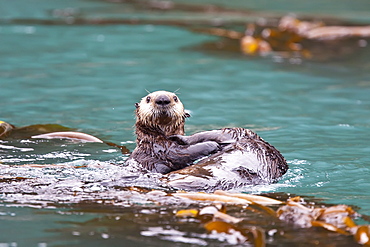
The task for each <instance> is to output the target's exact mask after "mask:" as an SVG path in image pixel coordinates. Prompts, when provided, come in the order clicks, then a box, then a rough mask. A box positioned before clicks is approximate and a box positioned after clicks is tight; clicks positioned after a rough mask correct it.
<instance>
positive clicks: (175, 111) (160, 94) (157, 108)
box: [135, 91, 190, 137]
mask: <svg viewBox="0 0 370 247" xmlns="http://www.w3.org/2000/svg"><path fill="white" fill-rule="evenodd" d="M135 106H136V134H137V135H138V137H139V135H142V134H147V135H148V134H149V135H164V136H169V135H176V134H177V135H183V134H184V125H185V118H186V117H189V116H190V115H189V114H188V113H186V112H185V109H184V106H183V104H182V103H181V101H180V99H179V98H178V97H177V96H176V94H174V93H171V92H167V91H156V92H153V93H150V94H148V95H147V96H145V97H144V98H142V99H141V101H140V102H139V103H136V104H135Z"/></svg>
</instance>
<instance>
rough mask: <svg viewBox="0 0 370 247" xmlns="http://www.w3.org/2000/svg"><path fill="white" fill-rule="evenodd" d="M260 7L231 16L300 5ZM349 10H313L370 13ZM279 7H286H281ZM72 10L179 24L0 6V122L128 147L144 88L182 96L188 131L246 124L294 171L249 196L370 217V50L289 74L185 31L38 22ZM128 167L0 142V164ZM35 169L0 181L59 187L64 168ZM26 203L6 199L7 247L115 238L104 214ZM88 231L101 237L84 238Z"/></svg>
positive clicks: (43, 5) (1, 216)
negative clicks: (278, 196)
mask: <svg viewBox="0 0 370 247" xmlns="http://www.w3.org/2000/svg"><path fill="white" fill-rule="evenodd" d="M262 3H263V2H262ZM262 3H261V5H259V6H254V4H252V3H249V4H250V5H248V3H247V2H246V3H242V2H235V3H232V4H230V5H229V7H230V8H232V7H233V8H235V7H240V6H245V8H248V7H251V8H253V9H255V10H260V11H264V12H268V11H271V12H273V13H274V15H275V14H276V11H277V10H278V12H277V13H280V12H284V10H285V9H286V10H287V12H288V11H289V12H290V11H300V12H304V11H305V6H299V7H300V8H299V9H294V8H293V7H291V5H289V4H288V3H289V1H283V2H281V4H282V5H281V8H280V9H277V8H275V9H274V8H271V9H269V8H268V7H267V6H266V5H264V4H262ZM346 3H347V2H346V1H342V3H341V4H340V5H339V6H337V8H338V9H339V10H338V12H337V13H333V12H330V11H327V12H326V13H325V8H324V9H321V11H317V13H319V14H320V15H324V14H328V15H330V16H335V15H336V14H337V17H338V18H343V19H346V20H353V21H361V22H364V21H365V22H366V21H367V19H366V15H365V14H364V11H363V9H362V8H361V6H363V7H364V8H366V7H368V2H366V1H362V2H361V3H358V5H357V4H356V5H353V6H352V8H351V9H348V11H346V10H345V8H346V7H347V6H348V3H347V4H346ZM284 4H286V5H287V6H288V5H289V6H290V7H289V8H288V7H287V8H285V9H284V7H283V6H284ZM235 5H237V6H235ZM69 7H73V8H72V9H70V11H78V12H77V15H79V16H82V17H84V18H90V17H94V18H98V17H99V18H104V17H114V18H117V17H119V16H121V15H122V16H125V18H126V17H127V16H128V17H130V16H131V17H132V18H139V19H140V18H146V17H148V16H150V18H153V19H160V18H174V17H176V14H171V13H165V14H164V17H163V16H162V15H161V13H157V12H148V13H146V12H143V11H136V10H135V9H130V7H127V6H125V5H119V4H112V3H108V2H103V1H82V0H81V1H21V0H17V1H12V2H9V1H0V13H1V18H0V19H1V20H2V21H1V24H0V99H1V100H0V120H3V121H6V122H10V123H12V124H14V125H16V126H26V125H31V124H47V123H56V124H60V125H63V126H67V127H71V128H75V129H77V130H78V131H82V132H85V133H89V134H93V135H95V136H97V137H99V138H101V139H103V140H106V141H110V142H114V143H117V144H123V145H126V146H127V147H128V148H129V149H130V150H132V149H133V148H134V147H135V145H134V141H135V136H134V133H133V125H134V121H135V119H134V113H133V112H134V103H135V102H137V101H139V100H140V99H141V97H144V96H145V95H146V94H147V91H155V90H167V91H177V93H178V95H179V97H180V98H181V100H182V102H183V103H184V105H185V108H186V109H188V110H189V111H190V113H191V115H192V117H191V118H190V119H189V120H187V126H186V133H187V134H192V133H195V132H198V131H203V130H210V129H218V128H222V127H245V128H250V129H252V130H255V131H256V132H257V133H258V134H259V135H260V136H261V137H263V138H264V139H265V140H267V141H268V142H269V143H271V144H273V145H274V146H275V147H276V148H278V149H279V150H280V151H281V153H282V154H283V155H284V157H285V158H286V159H287V161H288V164H289V165H290V170H289V171H288V173H287V174H286V175H285V176H284V177H283V178H282V179H281V180H280V181H279V182H278V183H277V184H273V185H270V186H256V187H248V188H245V189H244V191H246V192H254V193H260V192H283V193H292V194H298V195H303V196H308V197H309V196H313V197H315V198H318V199H322V200H324V201H325V202H327V203H335V204H342V203H343V204H349V205H354V206H355V207H356V208H357V209H358V210H357V211H358V212H359V213H361V214H367V215H370V206H369V202H370V193H369V191H370V180H369V175H370V156H369V153H370V146H369V144H370V141H369V140H370V139H369V136H370V97H369V95H370V73H369V71H370V70H369V68H370V59H369V58H370V56H369V55H370V52H369V49H368V47H364V48H363V49H362V50H361V52H358V53H356V54H353V55H352V56H348V57H346V58H345V59H340V58H336V59H331V60H328V61H325V62H315V61H303V62H301V63H299V64H294V63H292V62H291V61H289V60H288V61H280V60H277V59H274V58H272V57H247V56H244V55H241V54H238V53H231V52H224V53H223V52H220V51H217V52H211V51H205V50H202V49H200V48H199V47H200V45H201V44H203V43H205V42H211V41H215V40H217V39H218V38H217V37H214V36H211V35H207V34H201V33H195V32H192V31H191V30H189V29H187V28H184V27H181V26H174V25H158V24H155V25H154V24H150V23H145V24H138V25H131V24H130V25H128V24H112V25H109V24H106V25H92V24H91V25H88V24H87V25H85V24H84V25H78V24H76V25H68V24H55V23H54V24H51V25H48V24H45V23H44V22H40V23H37V22H35V20H55V19H58V18H60V16H58V12H55V10H60V9H62V10H66V8H69ZM317 9H319V8H318V7H317ZM317 9H316V8H314V7H312V9H309V10H307V13H309V14H311V15H312V14H314V13H316V10H317ZM328 9H330V8H328ZM145 16H146V17H145ZM131 17H130V18H131ZM185 17H186V15H185V14H184V13H181V16H180V17H178V18H180V19H181V20H183V19H186V18H185ZM204 18H206V17H204ZM27 20H28V21H27ZM125 158H126V156H125V155H122V154H121V153H120V152H119V150H117V149H114V148H111V147H107V146H105V145H103V144H69V145H68V144H67V145H65V143H62V142H41V141H29V142H25V141H24V140H23V141H22V140H13V141H1V142H0V159H1V163H2V164H4V165H11V166H13V165H14V166H16V165H21V164H70V163H71V162H72V163H73V162H75V163H76V164H79V163H84V162H85V163H86V162H87V163H89V162H92V163H93V162H99V161H101V162H107V163H109V164H110V163H122V162H123V161H124V159H125ZM36 170H37V169H31V168H30V169H28V170H27V169H23V170H19V174H17V169H16V168H14V169H13V170H5V169H3V172H2V175H9V174H12V175H14V176H24V177H27V176H28V177H33V178H44V177H45V178H46V179H51V178H53V179H54V178H55V176H59V175H60V172H62V173H63V172H64V171H61V170H51V171H50V172H49V173H48V172H44V173H40V172H39V171H36ZM69 172H70V171H68V172H64V173H63V178H71V177H74V176H76V177H77V178H76V179H77V182H79V179H81V181H85V180H84V179H85V178H83V176H84V175H83V174H81V175H79V176H80V177H78V176H77V175H75V174H73V172H71V173H69ZM99 173H100V170H99V169H96V170H94V169H92V170H89V174H90V175H91V176H93V177H94V176H98V174H99ZM99 175H101V174H99ZM101 176H104V175H101ZM107 178H109V174H108V175H106V177H104V179H107ZM28 189H29V188H28ZM25 190H26V189H25ZM25 194H27V197H25V198H26V199H24V201H23V203H22V199H21V198H22V197H21V196H20V197H14V198H16V199H15V200H14V201H13V202H9V201H12V200H11V196H10V197H9V196H5V194H3V196H1V195H0V200H1V201H0V221H1V222H2V224H1V225H0V243H1V246H81V245H86V246H95V245H96V246H97V245H101V244H102V243H103V244H104V242H101V241H103V240H104V241H105V240H106V241H109V239H107V238H108V237H109V236H114V233H112V232H111V233H110V235H104V234H105V232H106V231H105V229H106V228H109V226H107V224H108V225H109V224H112V225H114V220H111V219H110V218H109V217H113V216H112V215H114V213H117V212H116V211H115V212H114V213H113V212H110V211H109V209H106V208H103V209H96V208H94V210H93V209H91V212H89V209H88V210H86V211H83V212H82V211H78V210H72V211H69V210H70V209H71V208H75V206H73V203H72V204H68V205H66V206H63V207H59V206H58V207H50V206H48V207H39V206H35V204H37V201H38V200H40V199H39V198H32V196H29V195H32V191H28V190H26V192H25ZM18 196H19V195H18ZM49 199H50V198H49ZM32 205H33V206H32ZM76 207H77V206H76ZM99 210H100V211H99ZM135 210H136V211H140V210H139V209H132V211H134V212H136V211H135ZM154 210H159V209H154ZM159 211H160V210H159ZM119 213H122V217H125V215H128V216H126V217H131V213H132V212H131V211H129V210H128V209H127V208H125V209H124V210H122V211H120V212H119ZM107 217H108V218H107ZM117 217H118V216H117ZM117 221H118V220H117ZM36 222H37V223H36ZM91 222H95V223H91ZM96 222H105V223H104V224H103V223H102V224H101V225H99V224H98V223H96ZM112 222H113V223H112ZM90 223H91V224H92V225H93V226H96V228H93V227H91V228H89V227H90V225H89V224H90ZM95 224H96V225H95ZM139 225H140V224H138V225H134V226H131V227H132V229H131V228H130V230H127V231H125V234H127V236H134V237H132V238H130V237H127V238H124V236H122V235H121V236H120V238H117V237H116V239H119V240H120V241H123V242H120V243H124V241H127V243H128V244H135V243H137V242H135V239H136V238H138V239H141V238H144V239H145V237H143V235H140V234H139V233H140V231H142V229H140V227H139ZM76 229H77V230H76ZM84 231H85V232H84ZM92 233H94V234H92ZM83 234H85V235H83ZM89 234H90V235H89ZM81 236H84V237H81ZM107 236H108V237H107ZM112 239H114V238H111V240H112ZM122 239H123V240H122ZM154 239H155V238H154ZM196 239H198V240H197V241H198V242H197V241H195V242H194V243H193V245H195V246H197V245H203V244H204V242H202V241H203V240H200V239H201V238H196ZM95 240H96V241H95ZM94 241H95V242H94ZM116 241H118V240H116ZM130 241H131V242H130ZM148 241H149V240H148ZM153 241H154V242H153V243H152V244H153V245H155V246H157V245H166V246H170V245H171V246H172V245H173V244H174V242H175V243H176V244H178V246H182V245H181V241H179V242H178V243H177V242H176V241H165V240H156V239H155V240H153ZM145 242H146V240H144V242H142V243H145ZM105 243H107V244H108V242H105ZM205 243H207V241H206V242H205ZM212 243H213V244H214V245H218V244H219V243H214V242H212ZM110 244H111V245H114V246H119V243H118V242H115V241H114V240H112V242H110ZM188 244H189V243H188ZM189 245H190V244H189ZM130 246H131V245H130ZM132 246H133V245H132ZM176 246H177V245H176ZM184 246H188V245H186V244H184ZM219 246H224V245H222V244H219ZM225 246H226V245H225ZM271 246H279V245H278V244H274V243H272V244H271ZM292 246H293V245H292ZM336 246H340V245H336Z"/></svg>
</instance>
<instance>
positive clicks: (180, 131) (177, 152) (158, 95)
mask: <svg viewBox="0 0 370 247" xmlns="http://www.w3.org/2000/svg"><path fill="white" fill-rule="evenodd" d="M135 106H136V124H135V133H136V148H135V150H134V151H133V152H132V154H131V155H130V157H129V159H128V161H127V162H128V163H132V162H133V161H134V162H137V163H138V165H139V166H140V167H141V168H143V170H147V171H151V172H158V173H162V174H166V173H169V172H171V171H176V170H179V169H182V168H184V167H187V166H189V165H192V164H193V163H194V161H196V160H198V159H200V158H203V157H206V156H208V155H209V154H211V153H215V152H217V151H219V150H221V149H220V146H219V144H218V143H217V142H215V141H203V142H199V143H193V144H192V145H182V143H181V144H180V143H178V142H177V141H174V140H172V139H171V138H172V137H173V136H175V135H179V136H182V135H184V125H185V118H187V117H189V116H190V115H189V114H188V113H186V112H185V110H184V106H183V104H182V103H181V101H180V99H179V98H178V97H177V96H176V95H175V94H174V93H170V92H166V91H157V92H153V93H150V94H149V95H147V96H145V97H144V98H142V100H141V101H140V103H136V105H135Z"/></svg>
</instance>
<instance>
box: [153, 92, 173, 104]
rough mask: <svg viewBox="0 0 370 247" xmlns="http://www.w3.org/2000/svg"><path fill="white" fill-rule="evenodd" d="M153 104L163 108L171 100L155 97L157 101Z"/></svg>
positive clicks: (165, 97) (162, 96)
mask: <svg viewBox="0 0 370 247" xmlns="http://www.w3.org/2000/svg"><path fill="white" fill-rule="evenodd" d="M155 103H156V104H157V105H160V106H165V105H168V104H170V103H171V100H170V98H169V97H168V96H166V95H161V96H159V97H157V99H156V100H155Z"/></svg>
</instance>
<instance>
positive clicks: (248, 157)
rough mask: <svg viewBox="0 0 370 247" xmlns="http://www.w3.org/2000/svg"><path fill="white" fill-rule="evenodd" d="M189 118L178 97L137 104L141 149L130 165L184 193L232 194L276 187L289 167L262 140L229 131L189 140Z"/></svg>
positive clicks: (164, 95) (162, 95) (156, 96)
mask: <svg viewBox="0 0 370 247" xmlns="http://www.w3.org/2000/svg"><path fill="white" fill-rule="evenodd" d="M187 117H189V114H187V113H186V112H185V110H184V106H183V104H182V103H181V101H180V99H179V98H178V96H177V95H175V94H174V93H171V92H166V91H157V92H153V93H150V94H148V95H147V96H145V97H144V98H142V100H141V101H140V102H139V103H137V104H136V124H135V128H136V135H137V139H136V144H137V146H136V148H135V150H134V151H133V152H132V154H131V155H130V157H129V159H128V161H127V163H128V164H130V165H132V164H133V165H136V166H138V167H140V168H142V170H144V171H145V170H146V171H151V172H159V173H162V174H166V175H165V178H164V180H165V181H166V182H167V183H168V184H169V185H171V186H173V187H177V188H183V189H193V190H194V189H195V190H196V189H205V187H208V188H209V187H210V188H212V189H230V188H235V187H240V186H243V185H248V184H261V183H272V182H275V181H276V180H277V179H278V178H279V177H281V176H282V175H283V174H284V173H285V172H286V171H287V170H288V165H287V163H286V161H285V159H284V157H283V156H282V155H281V154H280V152H279V151H278V150H277V149H275V148H274V147H273V146H272V145H270V144H269V143H267V142H266V141H264V140H263V139H262V138H261V137H259V136H258V135H257V134H255V133H254V132H252V131H251V130H248V129H243V128H225V129H220V130H212V131H204V132H200V133H196V134H194V135H191V136H185V135H184V124H185V119H186V118H187Z"/></svg>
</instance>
